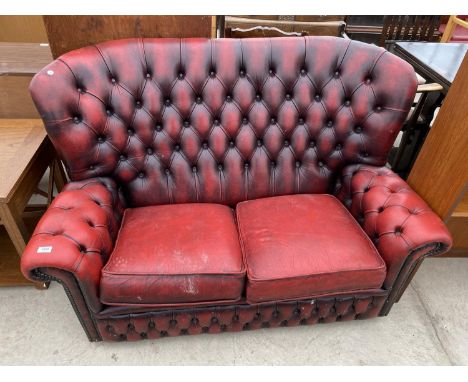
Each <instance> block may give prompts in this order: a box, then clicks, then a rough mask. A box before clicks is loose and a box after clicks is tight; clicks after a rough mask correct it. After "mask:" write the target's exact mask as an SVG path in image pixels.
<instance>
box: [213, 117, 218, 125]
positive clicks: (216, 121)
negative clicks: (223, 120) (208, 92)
mask: <svg viewBox="0 0 468 382" xmlns="http://www.w3.org/2000/svg"><path fill="white" fill-rule="evenodd" d="M213 123H214V125H215V126H219V119H217V118H216V119H215V120H214V121H213Z"/></svg>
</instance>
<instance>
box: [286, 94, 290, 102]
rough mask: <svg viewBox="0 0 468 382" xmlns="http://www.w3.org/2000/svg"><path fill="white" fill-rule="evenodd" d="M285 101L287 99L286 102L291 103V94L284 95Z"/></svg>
mask: <svg viewBox="0 0 468 382" xmlns="http://www.w3.org/2000/svg"><path fill="white" fill-rule="evenodd" d="M286 99H287V100H288V101H291V94H289V93H288V94H286Z"/></svg>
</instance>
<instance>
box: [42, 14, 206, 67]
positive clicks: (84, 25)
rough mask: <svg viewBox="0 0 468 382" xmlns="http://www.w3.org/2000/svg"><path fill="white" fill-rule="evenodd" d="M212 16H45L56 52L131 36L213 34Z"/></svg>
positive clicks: (195, 35) (56, 54)
mask: <svg viewBox="0 0 468 382" xmlns="http://www.w3.org/2000/svg"><path fill="white" fill-rule="evenodd" d="M211 22H212V17H211V16H44V23H45V27H46V30H47V35H48V39H49V43H50V46H51V50H52V55H53V56H54V58H57V57H58V56H60V55H61V54H63V53H65V52H68V51H70V50H73V49H77V48H80V47H83V46H87V45H91V44H96V43H98V42H102V41H107V40H114V39H121V38H130V37H207V38H209V37H211Z"/></svg>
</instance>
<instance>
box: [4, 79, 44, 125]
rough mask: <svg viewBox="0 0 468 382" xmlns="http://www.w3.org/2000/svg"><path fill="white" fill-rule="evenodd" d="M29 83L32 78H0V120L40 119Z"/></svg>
mask: <svg viewBox="0 0 468 382" xmlns="http://www.w3.org/2000/svg"><path fill="white" fill-rule="evenodd" d="M29 82H31V76H0V118H39V113H38V112H37V109H36V107H35V106H34V103H33V101H32V99H31V96H30V95H29V90H28V86H29ZM0 131H1V127H0Z"/></svg>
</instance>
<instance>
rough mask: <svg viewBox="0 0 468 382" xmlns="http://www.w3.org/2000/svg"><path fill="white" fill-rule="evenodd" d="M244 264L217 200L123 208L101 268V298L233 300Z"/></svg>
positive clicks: (119, 301) (125, 301)
mask: <svg viewBox="0 0 468 382" xmlns="http://www.w3.org/2000/svg"><path fill="white" fill-rule="evenodd" d="M244 275H245V270H244V265H243V262H242V254H241V250H240V246H239V238H238V235H237V228H236V225H235V221H234V215H233V212H232V210H231V209H230V208H228V207H226V206H223V205H220V204H175V205H163V206H152V207H141V208H131V209H127V210H126V211H125V214H124V217H123V221H122V228H121V229H120V232H119V235H118V237H117V242H116V245H115V249H114V252H113V253H112V256H111V257H110V259H109V261H108V263H107V264H106V266H105V267H104V268H103V269H102V278H101V301H102V302H103V303H105V304H108V305H134V304H137V305H154V304H177V303H196V302H213V301H225V300H227V301H232V302H234V301H236V300H239V299H240V298H241V295H242V291H243V287H244Z"/></svg>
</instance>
